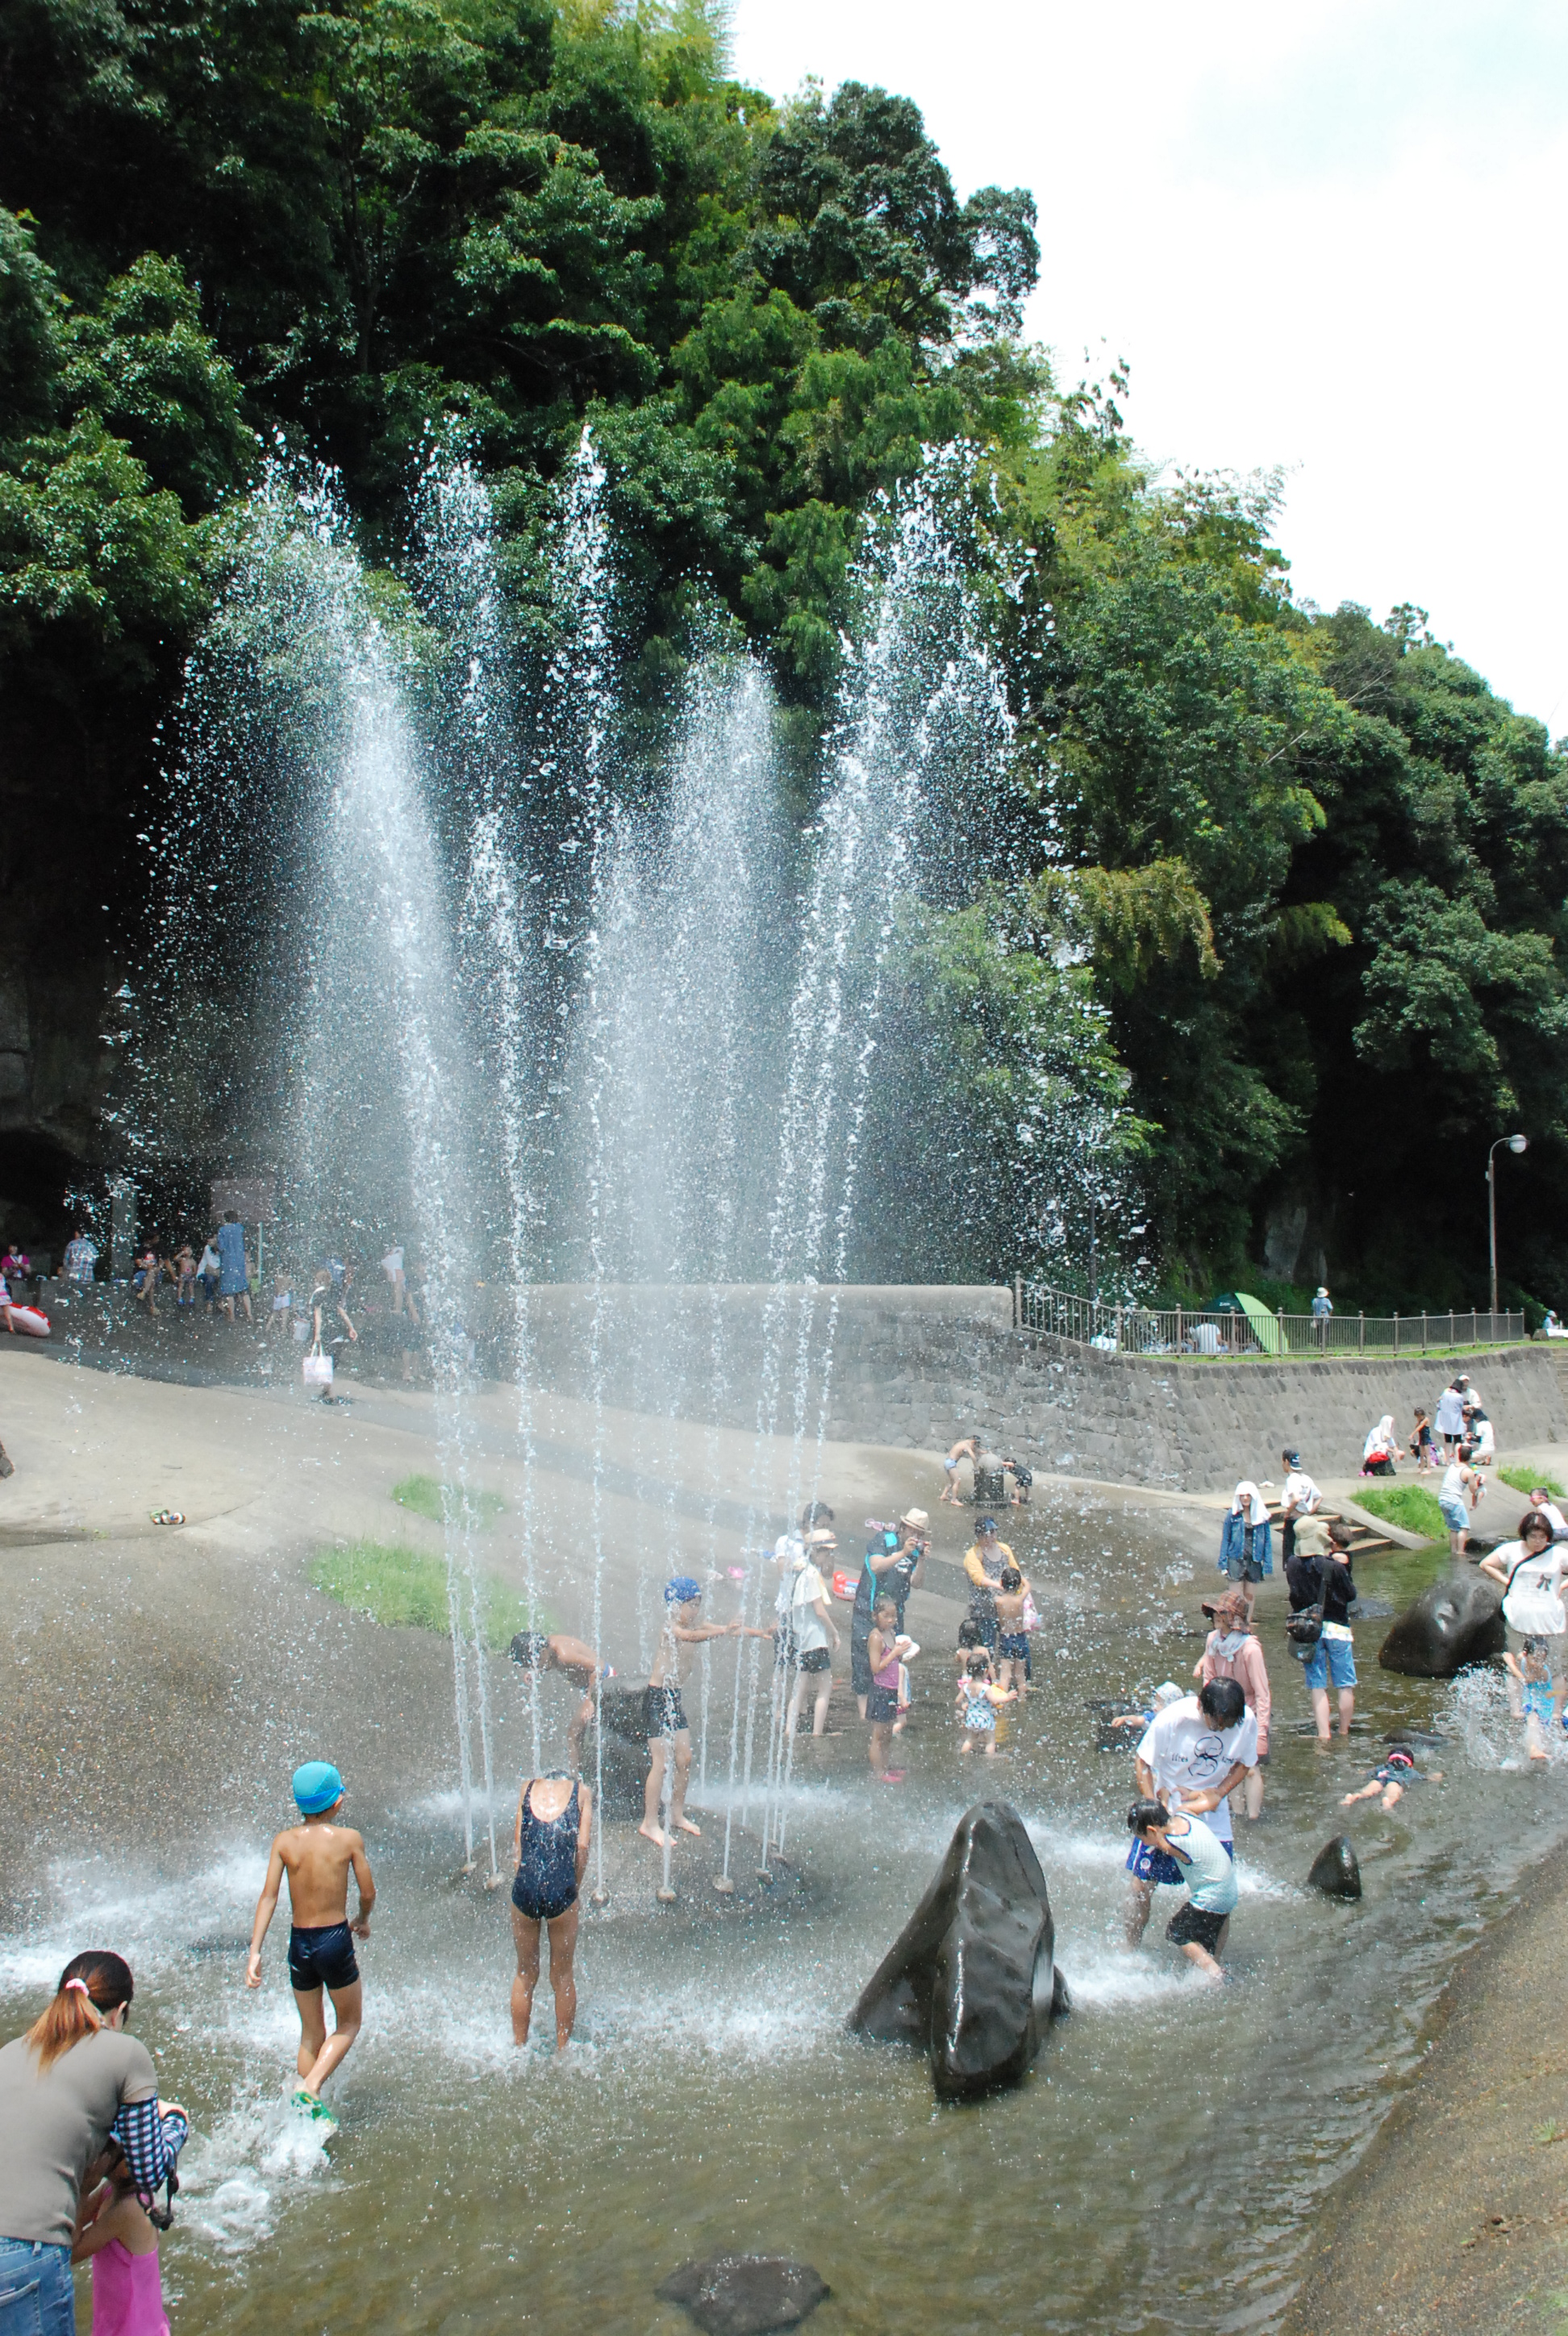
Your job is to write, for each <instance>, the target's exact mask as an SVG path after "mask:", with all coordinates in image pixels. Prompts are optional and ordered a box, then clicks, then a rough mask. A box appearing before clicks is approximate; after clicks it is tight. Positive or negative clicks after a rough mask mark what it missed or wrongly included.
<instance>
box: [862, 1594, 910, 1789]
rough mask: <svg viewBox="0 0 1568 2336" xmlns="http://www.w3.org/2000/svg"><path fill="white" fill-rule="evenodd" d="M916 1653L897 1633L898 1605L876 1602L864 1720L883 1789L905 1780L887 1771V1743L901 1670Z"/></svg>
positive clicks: (896, 1771) (901, 1774) (895, 1770)
mask: <svg viewBox="0 0 1568 2336" xmlns="http://www.w3.org/2000/svg"><path fill="white" fill-rule="evenodd" d="M919 1652H920V1650H919V1648H918V1647H917V1646H916V1645H915V1642H914V1640H912V1639H907V1638H905V1637H903V1636H902V1634H901V1631H900V1630H899V1610H898V1602H897V1601H896V1600H895V1599H892V1598H886V1597H884V1598H879V1599H878V1600H877V1602H876V1604H875V1605H874V1606H873V1607H872V1631H871V1636H870V1638H869V1639H868V1640H866V1660H867V1661H868V1662H869V1663H870V1664H871V1667H872V1684H871V1690H870V1692H869V1694H868V1695H867V1697H866V1718H868V1719H869V1720H870V1721H871V1724H872V1742H871V1762H872V1775H873V1776H877V1777H880V1778H881V1782H882V1783H883V1784H884V1785H901V1784H902V1783H903V1780H904V1771H903V1770H902V1769H901V1768H890V1767H888V1739H889V1738H890V1737H891V1734H892V1732H893V1725H894V1722H895V1721H896V1720H897V1718H898V1716H899V1669H900V1666H901V1664H902V1663H904V1662H905V1661H906V1660H913V1658H914V1657H915V1656H916V1655H917V1654H918V1653H919Z"/></svg>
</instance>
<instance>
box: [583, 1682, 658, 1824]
mask: <svg viewBox="0 0 1568 2336" xmlns="http://www.w3.org/2000/svg"><path fill="white" fill-rule="evenodd" d="M600 1698H601V1700H600V1708H601V1710H602V1711H603V1714H604V1749H603V1754H602V1757H601V1756H600V1753H599V1747H598V1746H597V1745H596V1744H595V1742H594V1723H593V1721H592V1720H591V1719H590V1720H589V1723H588V1728H587V1731H586V1733H585V1735H584V1737H583V1739H582V1773H583V1775H584V1776H587V1777H588V1778H589V1781H590V1782H591V1781H592V1780H593V1779H594V1778H595V1777H599V1780H600V1781H601V1783H602V1786H603V1795H604V1801H603V1808H602V1810H601V1812H600V1814H601V1815H607V1816H632V1815H636V1816H638V1817H640V1816H641V1815H642V1806H643V1800H642V1796H643V1788H644V1786H646V1785H647V1783H648V1767H649V1765H650V1764H649V1758H648V1687H647V1684H646V1682H645V1681H643V1680H641V1679H606V1680H605V1681H604V1682H603V1684H602V1687H601V1689H600Z"/></svg>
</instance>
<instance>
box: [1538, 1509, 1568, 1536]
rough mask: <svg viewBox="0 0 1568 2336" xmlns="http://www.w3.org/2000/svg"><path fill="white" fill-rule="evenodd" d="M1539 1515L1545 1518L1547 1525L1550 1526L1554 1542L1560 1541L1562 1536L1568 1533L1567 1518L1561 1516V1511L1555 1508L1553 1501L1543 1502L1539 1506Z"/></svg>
mask: <svg viewBox="0 0 1568 2336" xmlns="http://www.w3.org/2000/svg"><path fill="white" fill-rule="evenodd" d="M1540 1514H1541V1515H1542V1516H1544V1518H1545V1520H1546V1522H1547V1523H1548V1524H1549V1525H1550V1526H1551V1528H1552V1537H1553V1540H1554V1541H1561V1540H1562V1539H1563V1535H1564V1534H1565V1533H1568V1518H1565V1517H1564V1516H1563V1512H1562V1510H1561V1509H1560V1508H1559V1507H1558V1506H1557V1504H1556V1503H1555V1502H1554V1501H1543V1502H1542V1503H1541V1506H1540Z"/></svg>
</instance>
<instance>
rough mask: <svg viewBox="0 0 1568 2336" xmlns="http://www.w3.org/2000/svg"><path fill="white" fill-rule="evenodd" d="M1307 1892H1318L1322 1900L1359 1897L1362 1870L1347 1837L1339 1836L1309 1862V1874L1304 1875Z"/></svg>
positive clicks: (1327, 1843)
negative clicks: (1305, 1876)
mask: <svg viewBox="0 0 1568 2336" xmlns="http://www.w3.org/2000/svg"><path fill="white" fill-rule="evenodd" d="M1307 1887H1308V1889H1309V1890H1320V1891H1321V1892H1322V1893H1323V1895H1324V1896H1325V1898H1359V1896H1360V1895H1361V1868H1360V1866H1359V1864H1358V1863H1357V1860H1356V1852H1355V1848H1354V1845H1353V1844H1352V1843H1351V1840H1350V1837H1349V1834H1343V1833H1339V1834H1336V1835H1334V1838H1333V1840H1332V1841H1326V1842H1325V1843H1324V1844H1323V1846H1322V1848H1321V1849H1320V1851H1319V1852H1318V1854H1317V1856H1316V1857H1315V1858H1314V1859H1313V1860H1312V1871H1311V1872H1310V1874H1308V1876H1307Z"/></svg>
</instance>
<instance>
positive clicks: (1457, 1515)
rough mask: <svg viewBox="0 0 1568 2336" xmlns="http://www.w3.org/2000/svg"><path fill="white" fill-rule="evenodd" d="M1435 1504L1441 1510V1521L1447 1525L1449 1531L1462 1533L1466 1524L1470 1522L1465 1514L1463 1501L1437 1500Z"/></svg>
mask: <svg viewBox="0 0 1568 2336" xmlns="http://www.w3.org/2000/svg"><path fill="white" fill-rule="evenodd" d="M1437 1506H1438V1507H1439V1508H1440V1509H1441V1510H1442V1512H1443V1523H1445V1524H1446V1526H1447V1528H1448V1530H1449V1532H1450V1533H1463V1532H1464V1530H1465V1528H1466V1525H1467V1524H1468V1523H1469V1522H1470V1520H1469V1518H1468V1517H1467V1516H1466V1514H1465V1504H1464V1502H1463V1501H1439V1502H1438V1504H1437Z"/></svg>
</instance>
